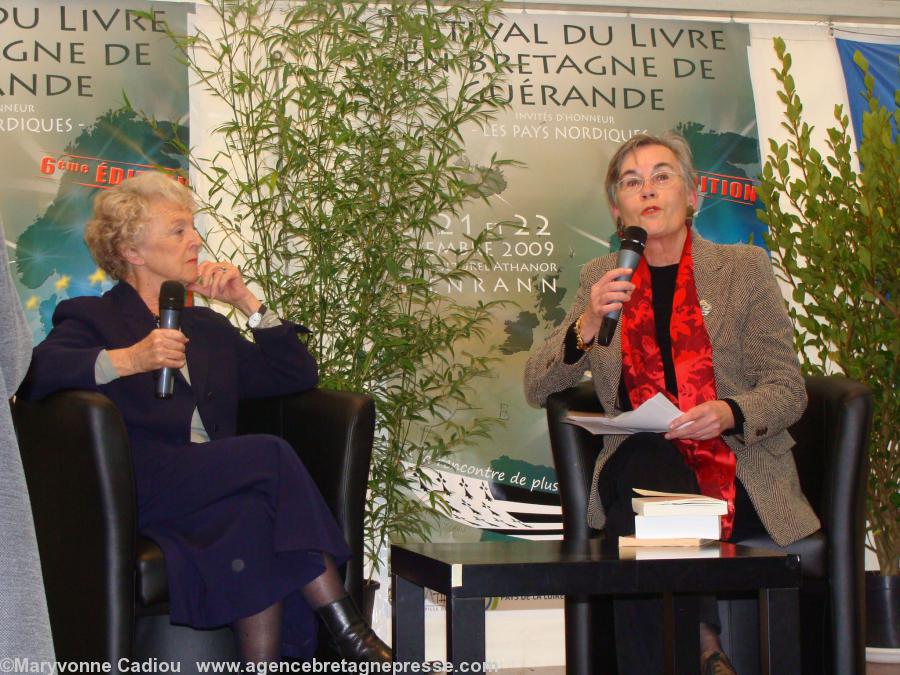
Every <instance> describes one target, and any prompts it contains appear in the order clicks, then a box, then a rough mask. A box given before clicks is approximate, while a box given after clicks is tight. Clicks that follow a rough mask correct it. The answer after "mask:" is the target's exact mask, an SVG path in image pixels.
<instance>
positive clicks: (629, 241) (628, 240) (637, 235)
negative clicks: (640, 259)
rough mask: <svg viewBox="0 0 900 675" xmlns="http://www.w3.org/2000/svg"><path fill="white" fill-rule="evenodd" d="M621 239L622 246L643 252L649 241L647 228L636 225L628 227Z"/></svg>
mask: <svg viewBox="0 0 900 675" xmlns="http://www.w3.org/2000/svg"><path fill="white" fill-rule="evenodd" d="M621 241H622V248H625V249H628V250H630V251H635V252H637V253H643V252H644V244H646V243H647V230H645V229H644V228H643V227H638V226H636V225H632V226H630V227H626V228H625V231H624V232H623V233H622V237H621Z"/></svg>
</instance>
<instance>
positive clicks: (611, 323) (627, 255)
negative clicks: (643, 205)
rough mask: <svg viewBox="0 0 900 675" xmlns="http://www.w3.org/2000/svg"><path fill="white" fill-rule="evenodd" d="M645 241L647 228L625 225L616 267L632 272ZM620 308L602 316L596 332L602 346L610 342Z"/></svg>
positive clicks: (642, 253)
mask: <svg viewBox="0 0 900 675" xmlns="http://www.w3.org/2000/svg"><path fill="white" fill-rule="evenodd" d="M646 241H647V230H645V229H644V228H643V227H635V226H632V227H626V228H625V232H624V233H622V248H620V249H619V260H618V262H617V263H616V267H627V268H628V269H630V270H631V271H632V274H633V273H634V271H635V270H636V269H637V266H638V263H640V262H641V256H642V255H644V244H645V243H646ZM628 278H629V277H626V276H621V277H619V278H618V279H616V281H627V280H628ZM621 313H622V308H621V307H619V309H615V310H613V311H612V312H610V313H609V314H607V315H606V316H604V317H603V323H602V324H600V332H599V333H598V334H597V342H598V343H599V344H601V345H603V346H604V347H605V346H607V345H608V344H609V343H610V342H612V338H613V333H615V332H616V324H617V323H619V315H620V314H621Z"/></svg>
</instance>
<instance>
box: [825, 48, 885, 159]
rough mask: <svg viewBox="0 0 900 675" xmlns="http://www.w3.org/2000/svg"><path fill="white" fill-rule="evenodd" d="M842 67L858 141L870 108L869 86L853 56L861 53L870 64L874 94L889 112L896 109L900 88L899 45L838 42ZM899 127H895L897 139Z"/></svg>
mask: <svg viewBox="0 0 900 675" xmlns="http://www.w3.org/2000/svg"><path fill="white" fill-rule="evenodd" d="M835 42H837V48H838V54H840V57H841V67H842V68H843V69H844V81H845V82H846V83H847V97H848V98H849V99H850V119H851V120H852V121H853V132H854V134H855V135H856V142H857V143H859V142H860V140H861V139H862V119H863V113H864V112H865V111H867V110H868V109H869V106H868V103H867V102H866V98H865V92H866V85H865V83H864V82H863V74H862V71H861V70H860V69H859V68H858V67H857V65H856V64H855V63H853V54H854V53H855V52H856V51H857V50H859V52H860V53H861V54H862V55H863V56H864V57H865V59H866V61H868V62H869V74H870V75H871V76H872V79H874V80H875V86H874V88H873V93H874V94H875V97H876V98H878V100H879V101H881V105H883V106H884V107H885V108H887V109H888V110H891V111H893V110H896V109H897V103H896V101H895V100H894V92H896V91H897V90H898V89H900V72H898V68H897V58H898V56H900V44H879V43H875V42H855V41H853V40H841V39H837V40H835ZM896 136H897V127H896V124H894V137H895V138H896Z"/></svg>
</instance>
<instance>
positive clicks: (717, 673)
mask: <svg viewBox="0 0 900 675" xmlns="http://www.w3.org/2000/svg"><path fill="white" fill-rule="evenodd" d="M700 673H701V675H737V673H736V672H735V670H734V666H733V665H731V661H729V660H728V657H727V656H726V655H725V652H723V651H720V650H718V649H716V650H713V651H709V652H703V654H702V655H701V656H700Z"/></svg>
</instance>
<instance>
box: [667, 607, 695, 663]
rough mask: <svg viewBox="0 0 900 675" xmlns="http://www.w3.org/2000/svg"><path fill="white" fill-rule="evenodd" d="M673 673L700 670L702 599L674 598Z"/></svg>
mask: <svg viewBox="0 0 900 675" xmlns="http://www.w3.org/2000/svg"><path fill="white" fill-rule="evenodd" d="M672 622H673V626H672V662H673V663H672V672H673V673H675V675H682V673H690V674H691V675H694V673H696V672H697V671H698V670H699V669H700V634H699V632H698V631H699V628H698V626H699V625H700V598H699V597H698V596H696V595H678V594H676V595H673V596H672Z"/></svg>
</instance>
